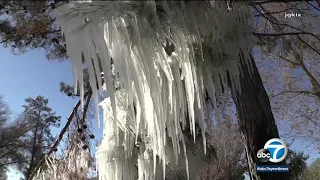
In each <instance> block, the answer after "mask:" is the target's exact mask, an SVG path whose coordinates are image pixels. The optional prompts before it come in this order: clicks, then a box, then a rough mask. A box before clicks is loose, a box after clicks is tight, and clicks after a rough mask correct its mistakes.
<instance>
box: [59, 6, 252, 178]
mask: <svg viewBox="0 0 320 180" xmlns="http://www.w3.org/2000/svg"><path fill="white" fill-rule="evenodd" d="M56 15H57V24H58V25H59V26H61V30H62V33H63V34H64V36H65V39H66V44H67V54H68V56H69V57H70V59H71V60H72V64H73V72H74V79H75V83H76V85H75V87H76V88H77V84H78V86H79V87H80V92H81V98H83V95H84V89H83V63H82V54H83V55H84V59H85V64H86V66H87V68H88V71H89V76H90V77H89V78H90V85H91V88H92V92H93V98H94V101H95V106H96V114H97V115H99V113H98V109H99V108H98V104H99V101H98V94H99V93H101V91H103V89H104V88H102V87H105V89H106V91H107V94H108V96H109V97H107V98H105V99H104V100H103V101H102V102H101V103H100V105H101V106H102V108H103V110H104V125H103V127H104V129H103V132H104V137H103V140H102V143H101V144H100V146H99V147H98V150H97V153H96V158H97V170H98V174H99V179H100V180H133V179H137V178H138V179H139V180H154V179H158V177H155V173H156V165H157V163H160V164H162V170H163V177H161V178H164V179H165V171H166V169H165V168H166V164H168V163H169V162H170V163H177V162H178V158H175V159H169V158H168V157H167V155H166V150H165V149H166V146H167V142H168V141H171V143H170V144H172V147H171V148H172V149H173V152H174V154H175V156H176V157H178V155H179V154H181V153H184V154H185V165H186V171H187V174H189V172H188V159H187V156H186V148H187V147H185V143H184V136H183V133H182V130H183V129H184V128H185V126H186V124H187V123H189V126H190V132H191V133H193V135H194V136H195V124H196V123H197V124H199V125H200V127H201V130H202V135H203V145H204V147H205V144H206V139H205V118H206V113H208V112H206V111H207V110H206V109H205V108H204V104H205V95H206V92H207V94H208V96H209V97H210V98H211V99H212V100H213V102H214V104H215V102H216V96H218V95H219V94H220V93H221V91H222V88H226V87H227V85H228V81H227V74H226V72H227V71H228V72H229V73H230V79H231V84H232V88H237V87H239V83H238V82H239V81H238V79H239V75H240V72H239V70H238V65H239V63H240V52H242V53H243V55H244V59H243V61H245V62H248V63H249V62H250V61H248V57H249V52H250V48H251V40H250V33H251V19H252V18H251V14H250V10H249V8H248V7H247V6H245V5H241V4H235V5H234V7H233V10H232V11H227V8H226V6H225V4H224V2H215V3H212V2H211V1H208V2H205V1H186V2H184V1H97V2H95V1H93V2H81V3H80V2H70V3H67V4H65V5H63V6H61V7H59V8H58V9H57V11H56ZM168 45H171V47H172V45H173V47H174V52H173V53H172V54H171V53H168V52H166V50H165V47H167V46H168ZM111 58H112V59H113V62H114V63H113V65H112V63H111ZM113 71H114V72H113ZM102 72H103V74H104V79H103V78H102V77H101V74H102ZM114 73H116V74H117V75H118V83H119V85H120V90H117V91H116V90H115V88H114V78H113V77H114ZM97 86H98V87H97ZM75 91H77V89H75ZM99 91H100V92H99ZM204 149H206V148H204ZM204 153H205V152H204ZM137 169H138V170H137ZM135 172H137V175H136V176H135V175H134V174H135ZM188 177H189V176H188ZM188 179H189V178H188Z"/></svg>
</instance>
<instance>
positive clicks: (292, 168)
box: [286, 149, 309, 180]
mask: <svg viewBox="0 0 320 180" xmlns="http://www.w3.org/2000/svg"><path fill="white" fill-rule="evenodd" d="M308 158H309V156H307V155H305V154H304V153H303V152H296V151H292V150H291V149H289V151H288V156H287V158H286V161H287V163H288V165H289V172H290V177H291V179H292V180H299V179H301V177H302V175H303V173H304V172H305V170H306V168H307V162H306V160H307V159H308Z"/></svg>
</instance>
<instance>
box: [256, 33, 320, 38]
mask: <svg viewBox="0 0 320 180" xmlns="http://www.w3.org/2000/svg"><path fill="white" fill-rule="evenodd" d="M252 34H253V35H255V36H275V37H277V36H287V35H300V34H307V35H314V34H313V33H309V32H295V33H289V32H288V33H258V32H252Z"/></svg>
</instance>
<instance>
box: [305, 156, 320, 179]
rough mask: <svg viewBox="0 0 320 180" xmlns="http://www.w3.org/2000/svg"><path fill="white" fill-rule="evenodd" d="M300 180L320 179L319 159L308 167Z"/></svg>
mask: <svg viewBox="0 0 320 180" xmlns="http://www.w3.org/2000/svg"><path fill="white" fill-rule="evenodd" d="M301 179H303V180H314V179H320V158H318V159H316V160H315V161H314V162H313V163H312V164H311V165H310V166H308V168H307V170H306V171H305V172H304V174H303V176H302V178H301Z"/></svg>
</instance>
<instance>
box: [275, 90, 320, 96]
mask: <svg viewBox="0 0 320 180" xmlns="http://www.w3.org/2000/svg"><path fill="white" fill-rule="evenodd" d="M289 93H290V94H292V93H293V94H296V95H295V96H294V97H296V96H298V95H300V94H304V95H312V96H316V94H314V93H313V92H310V91H282V92H281V93H278V94H275V95H273V96H272V97H276V96H280V95H284V94H289Z"/></svg>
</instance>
